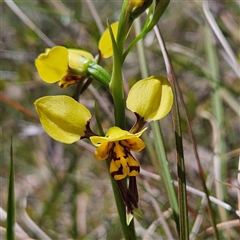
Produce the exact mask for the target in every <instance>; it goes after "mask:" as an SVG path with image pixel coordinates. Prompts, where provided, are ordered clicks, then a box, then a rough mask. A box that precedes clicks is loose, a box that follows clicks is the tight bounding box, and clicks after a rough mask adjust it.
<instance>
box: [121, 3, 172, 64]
mask: <svg viewBox="0 0 240 240" xmlns="http://www.w3.org/2000/svg"><path fill="white" fill-rule="evenodd" d="M169 2H170V0H163V1H159V2H158V3H157V6H156V8H155V9H154V12H153V13H152V12H151V11H149V12H148V15H147V19H146V23H145V25H144V27H143V29H142V31H141V32H139V33H138V34H137V37H136V38H135V39H134V40H133V41H132V42H131V44H130V45H129V46H128V48H127V49H126V51H125V52H124V54H123V57H122V62H123V61H124V59H125V58H126V56H127V55H128V53H129V52H130V51H131V50H132V48H133V47H134V46H135V45H136V43H137V42H138V41H139V40H141V39H142V38H144V37H145V36H146V35H147V33H149V32H150V31H151V30H152V29H153V27H154V26H155V25H156V24H157V22H158V21H159V19H160V18H161V16H162V15H163V13H164V12H165V10H166V8H167V6H168V4H169ZM151 14H153V16H152V18H151V16H150V15H151Z"/></svg>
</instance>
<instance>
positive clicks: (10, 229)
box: [6, 138, 15, 240]
mask: <svg viewBox="0 0 240 240" xmlns="http://www.w3.org/2000/svg"><path fill="white" fill-rule="evenodd" d="M14 225H15V195H14V163H13V146H12V138H11V149H10V173H9V183H8V201H7V232H6V240H9V239H11V240H14V239H15V231H14Z"/></svg>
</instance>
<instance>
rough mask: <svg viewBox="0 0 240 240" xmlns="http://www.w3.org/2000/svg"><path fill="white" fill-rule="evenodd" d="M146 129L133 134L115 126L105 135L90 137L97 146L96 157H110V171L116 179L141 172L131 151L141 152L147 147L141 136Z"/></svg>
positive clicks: (101, 158) (100, 158) (102, 158)
mask: <svg viewBox="0 0 240 240" xmlns="http://www.w3.org/2000/svg"><path fill="white" fill-rule="evenodd" d="M145 130H146V128H145V129H143V130H142V131H140V132H138V133H135V134H132V133H130V132H128V131H125V130H122V129H121V128H119V127H116V126H114V127H111V128H109V130H108V131H107V133H106V136H105V137H100V136H92V137H90V140H91V142H92V144H93V145H94V146H96V147H97V149H96V151H95V157H96V158H97V159H98V160H104V159H106V158H107V157H110V159H111V161H110V173H111V175H112V177H114V179H115V180H121V179H123V178H125V177H126V176H137V175H138V173H139V172H140V167H139V163H138V162H137V160H136V159H135V158H134V157H133V156H132V154H131V151H134V152H139V151H141V150H142V149H143V148H144V147H145V144H144V142H143V141H142V140H141V139H140V138H139V137H140V136H141V135H142V133H143V132H144V131H145Z"/></svg>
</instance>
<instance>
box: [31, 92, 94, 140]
mask: <svg viewBox="0 0 240 240" xmlns="http://www.w3.org/2000/svg"><path fill="white" fill-rule="evenodd" d="M34 104H35V108H36V110H37V113H38V115H39V117H40V122H41V124H42V126H43V128H44V130H45V131H46V132H47V133H48V135H49V136H51V137H52V138H53V139H55V140H57V141H59V142H63V143H67V144H70V143H73V142H76V141H78V140H79V139H80V138H81V137H84V136H85V135H86V131H87V130H88V124H89V121H90V119H91V117H92V115H91V113H90V112H89V110H88V109H87V108H86V107H85V106H83V105H82V104H80V103H79V102H77V101H75V100H74V99H72V98H71V97H68V96H47V97H42V98H39V99H38V100H37V101H35V103H34Z"/></svg>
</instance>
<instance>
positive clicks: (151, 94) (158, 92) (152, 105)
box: [127, 76, 173, 121]
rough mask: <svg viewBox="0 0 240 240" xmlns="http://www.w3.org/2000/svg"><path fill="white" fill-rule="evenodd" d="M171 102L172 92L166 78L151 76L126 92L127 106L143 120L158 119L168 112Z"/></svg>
mask: <svg viewBox="0 0 240 240" xmlns="http://www.w3.org/2000/svg"><path fill="white" fill-rule="evenodd" d="M172 102H173V92H172V88H171V86H170V84H169V82H168V80H167V79H166V78H164V77H161V76H151V77H149V78H146V79H143V80H140V81H138V82H137V83H136V84H134V85H133V87H132V88H131V89H130V91H129V94H128V98H127V108H128V109H129V110H131V111H132V112H135V113H137V114H139V115H140V116H141V117H143V118H144V120H145V121H150V120H159V119H161V118H163V117H165V116H166V115H167V114H168V113H169V111H170V110H171V107H172Z"/></svg>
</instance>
